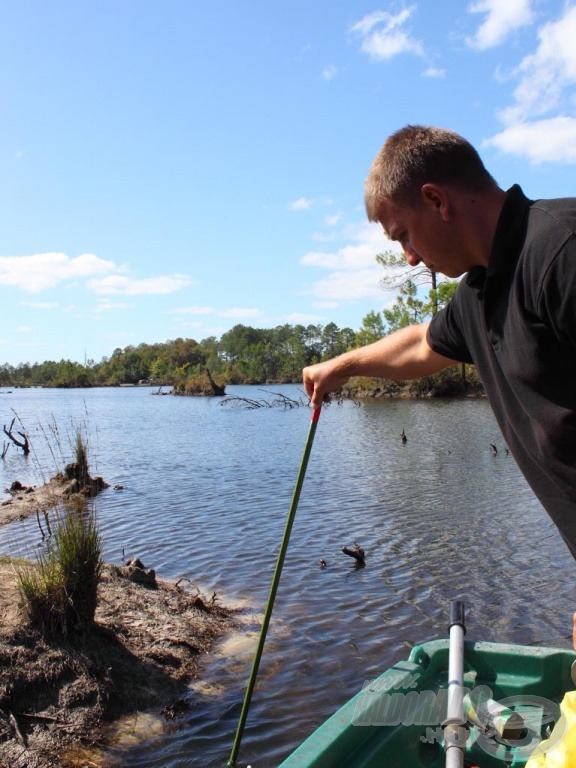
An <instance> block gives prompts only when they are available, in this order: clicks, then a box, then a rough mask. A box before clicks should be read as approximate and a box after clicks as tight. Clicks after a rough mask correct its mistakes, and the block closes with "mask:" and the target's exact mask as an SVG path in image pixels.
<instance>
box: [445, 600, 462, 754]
mask: <svg viewBox="0 0 576 768" xmlns="http://www.w3.org/2000/svg"><path fill="white" fill-rule="evenodd" d="M465 634H466V625H465V620H464V603H463V602H461V601H460V600H454V602H453V603H452V606H451V609H450V646H449V651H448V710H447V713H446V720H445V721H444V722H443V723H442V728H443V730H444V749H445V750H446V768H463V766H464V749H465V747H466V740H467V738H468V728H467V727H466V719H465V717H464V635H465Z"/></svg>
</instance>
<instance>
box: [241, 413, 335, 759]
mask: <svg viewBox="0 0 576 768" xmlns="http://www.w3.org/2000/svg"><path fill="white" fill-rule="evenodd" d="M320 411H321V409H320V408H316V409H315V410H314V411H313V412H312V419H311V422H310V431H309V432H308V439H307V440H306V446H305V448H304V455H303V456H302V461H301V462H300V469H299V471H298V477H297V479H296V486H295V488H294V494H293V496H292V504H291V505H290V512H289V514H288V519H287V520H286V527H285V528H284V536H283V538H282V545H281V547H280V552H279V553H278V559H277V561H276V568H275V569H274V576H273V577H272V586H271V587H270V594H269V595H268V602H267V603H266V610H265V611H264V618H263V620H262V627H261V629H260V637H259V639H258V645H257V647H256V653H255V654H254V661H253V662H252V669H251V671H250V677H249V678H248V684H247V685H246V692H245V694H244V702H243V704H242V711H241V712H240V719H239V721H238V727H237V728H236V736H235V737H234V744H233V745H232V751H231V753H230V757H229V759H228V762H227V763H226V766H227V768H234V766H235V765H236V758H237V757H238V751H239V749H240V742H241V741H242V734H243V733H244V726H245V725H246V718H247V717H248V710H249V708H250V701H251V700H252V693H253V691H254V686H255V684H256V677H257V675H258V667H259V666H260V659H261V658H262V651H263V650H264V643H265V642H266V633H267V632H268V625H269V624H270V619H271V617H272V609H273V607H274V600H275V599H276V592H277V590H278V584H279V583H280V575H281V574H282V566H283V565H284V558H285V557H286V552H287V550H288V542H289V541H290V533H291V531H292V525H293V523H294V518H295V517H296V510H297V508H298V501H299V499H300V491H301V490H302V485H303V484H304V477H305V476H306V467H307V466H308V458H309V457H310V451H311V450H312V443H313V442H314V435H315V434H316V427H317V426H318V419H319V418H320Z"/></svg>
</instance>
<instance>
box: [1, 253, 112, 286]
mask: <svg viewBox="0 0 576 768" xmlns="http://www.w3.org/2000/svg"><path fill="white" fill-rule="evenodd" d="M119 269H120V268H119V267H118V266H117V265H116V264H115V263H114V262H113V261H106V260H105V259H100V258H99V257H98V256H94V255H93V254H91V253H84V254H82V255H81V256H75V257H73V258H70V257H69V256H67V255H66V254H65V253H38V254H34V255H33V256H3V257H0V285H11V286H14V287H16V288H20V289H22V290H24V291H28V292H29V293H40V292H41V291H45V290H47V289H48V288H53V287H54V286H55V285H58V284H59V283H62V282H65V281H70V280H76V279H78V278H83V277H84V278H85V277H90V276H92V275H102V274H106V273H108V272H117V271H119Z"/></svg>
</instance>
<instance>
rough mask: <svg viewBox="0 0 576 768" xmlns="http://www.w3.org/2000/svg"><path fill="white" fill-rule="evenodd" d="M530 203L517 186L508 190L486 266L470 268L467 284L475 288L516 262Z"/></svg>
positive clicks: (523, 236) (503, 272)
mask: <svg viewBox="0 0 576 768" xmlns="http://www.w3.org/2000/svg"><path fill="white" fill-rule="evenodd" d="M531 204H532V201H531V200H529V199H528V198H527V197H526V195H525V194H524V192H522V189H521V188H520V186H519V185H518V184H514V186H512V187H510V189H509V190H508V191H507V192H506V197H505V199H504V203H503V205H502V210H501V211H500V216H499V218H498V223H497V224H496V231H495V233H494V240H493V242H492V250H491V251H490V259H489V262H488V267H487V268H485V267H473V268H472V269H471V270H470V272H469V273H468V277H467V282H468V284H469V285H471V286H474V285H478V284H479V283H480V282H483V281H484V279H485V278H488V277H496V276H498V275H502V276H505V275H506V274H508V273H509V272H510V271H511V270H512V267H513V266H514V264H515V263H516V261H517V259H518V256H519V255H520V252H521V250H522V246H523V244H524V238H525V235H526V222H527V218H528V215H527V214H528V208H529V207H530V205H531Z"/></svg>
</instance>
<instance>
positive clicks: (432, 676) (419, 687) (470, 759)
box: [279, 640, 576, 768]
mask: <svg viewBox="0 0 576 768" xmlns="http://www.w3.org/2000/svg"><path fill="white" fill-rule="evenodd" d="M448 652H449V643H448V640H433V641H430V642H427V643H423V644H422V645H417V646H415V647H414V648H413V649H412V652H411V653H410V656H409V658H408V660H407V661H402V662H399V663H398V664H395V665H394V666H393V667H392V668H390V669H389V670H388V671H387V672H385V673H384V674H383V675H381V676H380V677H379V678H377V679H376V680H374V681H372V682H371V683H370V684H367V685H366V686H365V687H364V688H363V689H362V691H360V693H358V694H357V695H356V696H354V698H352V699H351V700H350V701H349V702H348V703H346V704H345V705H344V706H343V707H342V708H341V709H339V710H338V711H337V712H336V713H335V714H334V715H333V716H332V717H330V718H329V719H328V720H327V721H326V722H325V723H324V724H323V725H321V726H320V727H319V728H318V730H316V731H315V732H314V733H313V734H312V735H311V736H310V737H309V738H308V739H306V741H304V742H303V743H302V744H301V745H300V746H299V747H298V748H297V749H296V750H295V751H294V752H293V753H292V754H291V755H290V756H289V757H288V758H287V759H286V760H284V762H283V763H282V764H281V765H280V766H279V768H443V767H444V765H445V754H444V746H443V743H442V728H441V723H442V721H443V719H444V717H445V712H446V710H445V703H446V697H447V691H446V687H447V676H448ZM575 660H576V653H574V652H572V651H569V650H564V649H559V648H537V647H530V646H521V645H509V644H499V643H488V642H466V644H465V654H464V686H465V687H466V688H467V689H469V690H470V691H474V690H478V687H479V686H487V687H488V688H489V689H490V691H491V692H492V698H493V699H495V700H496V701H499V702H501V701H503V700H504V703H505V704H506V705H507V706H509V707H510V708H511V709H512V710H514V711H516V712H518V713H519V714H520V715H521V716H522V718H523V720H524V723H525V726H526V727H525V728H524V729H523V730H522V732H521V733H518V734H516V737H515V738H514V739H508V740H507V739H505V738H503V737H502V736H499V735H498V734H497V733H495V732H494V730H492V732H491V731H490V730H488V731H486V729H482V728H479V727H475V726H472V727H471V728H470V732H469V736H468V739H467V742H466V753H465V765H467V766H476V765H478V766H480V767H481V768H492V767H493V766H494V767H496V766H498V768H502V766H510V768H517V766H524V765H525V763H526V761H527V760H528V758H529V755H530V754H531V752H532V751H533V750H534V748H535V746H536V745H537V743H538V742H539V740H540V739H541V738H545V737H546V735H547V734H548V733H549V732H550V730H551V729H552V727H553V725H554V722H555V721H556V720H557V719H559V707H558V705H559V703H560V701H561V700H562V698H563V696H564V694H565V692H566V691H569V690H573V689H574V687H575V686H574V683H573V682H572V677H571V667H572V663H573V662H574V661H575ZM482 690H483V689H482Z"/></svg>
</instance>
